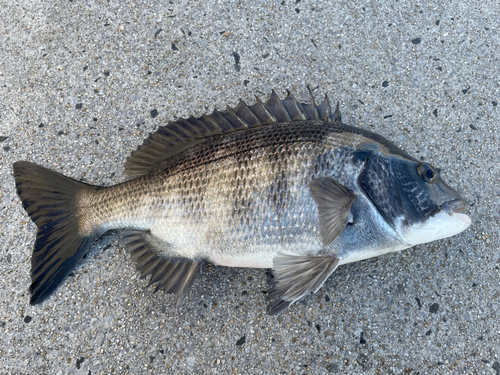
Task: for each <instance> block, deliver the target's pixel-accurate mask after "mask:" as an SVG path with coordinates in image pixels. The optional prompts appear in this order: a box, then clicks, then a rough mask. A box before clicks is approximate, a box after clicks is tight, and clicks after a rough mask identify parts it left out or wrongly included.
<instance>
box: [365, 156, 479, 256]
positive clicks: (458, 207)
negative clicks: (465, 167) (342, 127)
mask: <svg viewBox="0 0 500 375" xmlns="http://www.w3.org/2000/svg"><path fill="white" fill-rule="evenodd" d="M358 185H359V187H360V190H361V191H362V192H364V194H366V196H367V197H368V198H369V199H370V200H371V202H372V203H373V204H374V205H375V207H376V208H377V210H378V211H379V213H380V215H381V216H382V217H383V219H384V220H385V221H386V222H387V223H388V224H389V225H390V226H391V227H392V228H393V229H394V230H395V231H396V232H397V234H398V235H399V237H400V238H401V240H402V241H403V242H404V243H407V244H408V245H410V246H415V245H418V244H421V243H426V242H431V241H435V240H438V239H441V238H445V237H450V236H453V235H455V234H458V233H460V232H462V231H464V230H465V229H467V228H468V227H469V226H470V225H471V219H470V217H469V216H467V215H466V214H464V213H461V211H463V210H464V209H466V208H467V207H468V203H467V202H466V201H465V200H464V199H463V198H462V197H461V196H460V194H459V193H458V192H457V191H456V190H454V189H452V188H451V187H450V186H448V185H447V184H446V183H445V182H444V181H443V180H442V178H441V176H440V170H439V169H436V168H434V167H433V166H432V165H431V164H429V163H423V162H419V161H418V160H416V159H413V158H407V157H403V156H400V155H383V154H376V153H368V155H367V161H366V164H365V168H364V170H363V172H362V173H361V174H360V176H359V179H358Z"/></svg>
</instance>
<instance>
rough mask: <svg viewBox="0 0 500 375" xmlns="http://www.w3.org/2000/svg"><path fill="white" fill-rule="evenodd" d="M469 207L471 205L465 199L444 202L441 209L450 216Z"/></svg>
mask: <svg viewBox="0 0 500 375" xmlns="http://www.w3.org/2000/svg"><path fill="white" fill-rule="evenodd" d="M467 207H469V203H468V202H467V201H466V200H464V199H454V200H452V201H448V202H444V203H443V204H442V205H441V209H442V210H443V211H445V212H447V213H448V214H449V215H453V214H456V213H458V212H461V211H463V210H465V209H466V208H467Z"/></svg>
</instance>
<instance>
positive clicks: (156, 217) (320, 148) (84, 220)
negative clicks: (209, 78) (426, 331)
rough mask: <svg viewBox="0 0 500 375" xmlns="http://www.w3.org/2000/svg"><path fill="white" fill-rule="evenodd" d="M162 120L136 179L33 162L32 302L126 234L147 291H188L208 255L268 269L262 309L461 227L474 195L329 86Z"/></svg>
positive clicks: (25, 170) (27, 167) (135, 164)
mask: <svg viewBox="0 0 500 375" xmlns="http://www.w3.org/2000/svg"><path fill="white" fill-rule="evenodd" d="M309 93H310V96H311V99H310V102H309V103H300V102H299V101H297V99H296V98H295V97H294V96H293V95H292V94H291V93H290V92H288V93H287V96H286V97H285V98H284V99H280V98H279V97H278V95H277V94H276V92H275V91H274V90H273V91H272V93H271V95H270V96H269V98H268V100H267V101H266V102H265V103H264V102H262V101H261V100H260V99H259V98H256V103H255V104H254V105H251V106H249V105H247V104H246V103H245V102H243V101H242V100H240V101H239V103H238V105H237V106H236V107H234V108H231V107H229V106H228V107H227V109H226V110H225V111H218V110H214V111H213V112H212V113H211V114H209V115H203V116H201V117H193V116H191V117H189V118H187V119H184V118H180V119H178V120H176V121H170V122H167V123H166V125H162V126H159V127H158V128H157V129H156V131H154V132H153V133H152V134H150V135H149V137H148V138H147V139H145V140H144V141H143V144H142V145H140V146H139V147H138V149H137V150H136V151H135V152H133V153H132V154H131V156H130V157H129V158H128V159H127V161H126V163H125V172H126V173H127V174H128V175H129V176H130V179H129V180H127V181H125V182H122V183H119V184H116V185H113V186H94V185H89V184H87V183H84V182H79V181H76V180H74V179H72V178H70V177H66V176H63V175H62V174H60V173H58V172H55V171H52V170H49V169H47V168H45V167H42V166H39V165H37V164H34V163H31V162H27V161H17V162H15V163H14V164H13V175H14V178H15V183H16V189H17V193H18V195H19V197H20V200H21V201H22V204H23V207H24V209H25V211H26V212H27V214H28V215H29V216H30V218H31V220H32V221H33V222H34V223H35V224H36V226H37V228H38V231H37V234H36V240H35V244H34V249H33V254H32V257H31V285H30V287H29V290H30V293H31V298H30V303H31V304H33V305H34V304H38V303H41V302H42V301H44V300H46V299H47V298H48V297H49V296H50V295H51V294H52V293H53V292H54V290H56V288H57V287H58V286H59V285H60V284H61V283H62V282H63V281H64V279H65V278H66V277H67V276H68V274H69V273H70V272H71V271H72V270H73V269H74V268H75V266H76V265H77V263H78V262H79V261H80V259H81V258H82V257H83V255H84V254H85V253H86V252H87V251H88V250H89V249H90V248H91V246H92V244H93V243H94V241H95V240H96V239H97V238H99V237H100V236H101V235H102V234H103V233H105V232H107V231H109V230H117V229H120V230H123V231H122V233H121V244H122V246H124V248H125V249H126V250H127V253H128V254H130V257H131V259H132V260H133V262H134V263H135V264H136V267H137V270H138V271H139V273H140V275H141V278H147V277H149V283H148V287H149V286H150V285H154V286H155V292H156V291H158V290H164V291H165V292H167V293H174V294H175V295H177V297H181V296H184V295H185V294H186V293H187V291H188V290H189V288H190V287H191V285H192V284H193V282H194V280H195V277H196V274H197V273H198V271H199V270H200V268H202V267H203V266H204V265H205V264H207V263H211V264H214V265H219V266H227V267H248V268H267V269H272V278H271V280H270V285H269V290H268V293H267V297H266V299H267V313H268V314H269V315H277V314H280V313H282V312H283V311H284V310H285V309H287V308H288V307H289V306H290V305H292V304H293V303H296V302H298V301H300V300H302V299H303V298H305V297H306V296H308V295H310V294H311V293H316V292H317V291H318V290H319V289H320V288H321V287H322V285H323V284H324V283H325V281H326V280H327V279H328V278H329V277H330V275H331V274H332V273H333V272H334V271H335V270H336V269H337V267H339V266H340V265H342V264H347V263H351V262H356V261H360V260H363V259H368V258H371V257H376V256H380V255H383V254H387V253H391V252H396V251H400V250H403V249H407V248H410V247H413V246H416V245H418V244H422V243H426V242H431V241H435V240H439V239H442V238H445V237H449V236H453V235H456V234H458V233H460V232H462V231H464V230H466V229H467V228H468V227H469V226H470V225H471V219H470V217H469V216H468V215H467V214H465V213H462V211H463V210H465V209H466V208H467V207H468V203H467V201H466V200H464V199H463V198H462V197H461V196H460V194H459V193H458V192H457V191H456V190H454V189H452V188H451V187H450V186H448V185H447V184H446V183H445V182H444V181H443V179H442V178H441V174H440V172H441V171H440V169H438V168H435V167H434V166H432V165H431V164H430V163H427V162H424V161H420V160H418V159H416V158H414V157H412V156H410V155H409V154H408V153H407V152H405V151H403V150H402V149H400V148H399V147H397V146H396V145H395V144H394V143H392V142H390V141H389V140H387V139H386V138H384V137H382V136H381V135H379V134H376V133H374V132H371V131H369V130H366V129H363V128H359V127H354V126H350V125H347V124H344V123H343V122H342V118H341V114H340V110H339V103H337V106H336V109H335V110H334V111H333V110H332V106H331V104H330V100H329V98H328V96H327V95H325V97H324V100H323V101H322V103H321V104H319V105H317V104H316V103H315V99H314V96H313V94H312V91H311V90H309Z"/></svg>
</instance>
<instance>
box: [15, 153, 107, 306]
mask: <svg viewBox="0 0 500 375" xmlns="http://www.w3.org/2000/svg"><path fill="white" fill-rule="evenodd" d="M14 177H15V180H16V189H17V194H18V195H19V197H20V198H21V201H22V202H23V207H24V209H25V210H26V212H27V213H28V215H29V216H30V218H31V220H33V222H34V223H35V224H36V226H37V227H38V232H37V235H36V241H35V246H34V249H33V254H32V257H31V286H30V293H31V299H30V304H32V305H35V304H37V303H40V302H42V301H44V300H45V299H46V298H47V297H49V296H50V294H52V292H54V290H55V289H56V288H57V286H58V285H59V284H61V282H62V281H63V280H64V279H65V278H66V276H67V275H68V274H69V273H70V272H71V271H72V270H73V269H74V268H75V266H76V264H77V263H78V261H79V260H80V259H81V258H82V256H83V255H84V254H85V253H86V252H87V250H88V249H89V248H90V246H91V245H92V243H93V242H94V241H95V240H96V239H97V238H98V237H99V236H100V235H101V233H97V232H92V233H88V234H86V233H81V230H80V228H79V223H78V216H77V204H76V203H77V199H78V196H79V194H80V193H81V192H82V191H85V190H93V189H98V188H99V187H96V186H91V185H87V184H85V183H83V182H78V181H75V180H73V179H71V178H69V177H65V176H63V175H62V174H60V173H57V172H55V171H51V170H50V169H47V168H44V167H41V166H39V165H36V164H33V163H30V162H26V161H18V162H16V163H14Z"/></svg>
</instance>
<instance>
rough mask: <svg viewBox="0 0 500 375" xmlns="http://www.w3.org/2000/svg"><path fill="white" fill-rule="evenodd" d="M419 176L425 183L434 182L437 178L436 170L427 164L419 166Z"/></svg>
mask: <svg viewBox="0 0 500 375" xmlns="http://www.w3.org/2000/svg"><path fill="white" fill-rule="evenodd" d="M417 171H418V174H419V175H420V177H422V179H423V180H424V181H425V182H429V183H430V182H433V181H434V180H435V179H436V177H437V172H436V170H435V169H434V168H433V167H432V166H431V165H429V164H427V163H422V164H420V165H419V166H418V169H417Z"/></svg>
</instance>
